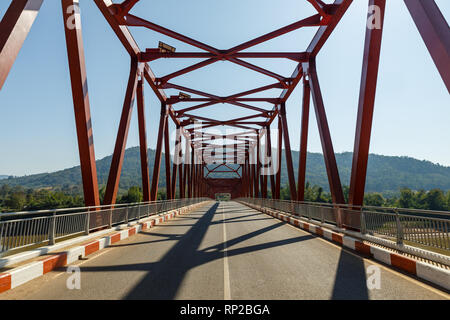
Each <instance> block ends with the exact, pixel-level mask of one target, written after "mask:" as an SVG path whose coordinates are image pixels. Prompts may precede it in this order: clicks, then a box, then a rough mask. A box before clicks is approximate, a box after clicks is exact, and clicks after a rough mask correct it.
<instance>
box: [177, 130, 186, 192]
mask: <svg viewBox="0 0 450 320" xmlns="http://www.w3.org/2000/svg"><path fill="white" fill-rule="evenodd" d="M181 143H182V142H181V136H180V155H179V159H180V161H181V162H182V159H183V149H182V148H181ZM178 171H179V172H178V177H179V178H178V184H179V186H178V189H179V192H180V199H183V198H184V195H183V193H184V181H185V180H184V170H183V163H179V164H178Z"/></svg>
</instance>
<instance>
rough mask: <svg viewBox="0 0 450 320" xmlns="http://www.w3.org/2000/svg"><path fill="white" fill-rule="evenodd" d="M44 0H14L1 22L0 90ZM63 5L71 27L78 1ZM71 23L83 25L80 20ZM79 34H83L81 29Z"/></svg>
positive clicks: (65, 19) (64, 2)
mask: <svg viewBox="0 0 450 320" xmlns="http://www.w3.org/2000/svg"><path fill="white" fill-rule="evenodd" d="M42 2H43V0H13V1H12V3H11V5H10V6H9V8H8V10H6V13H5V15H4V16H3V19H2V20H1V22H0V30H1V32H0V90H1V89H2V87H3V85H4V83H5V81H6V78H7V77H8V74H9V71H10V70H11V68H12V66H13V64H14V62H15V61H16V58H17V55H18V54H19V51H20V49H21V48H22V45H23V43H24V42H25V39H26V38H27V36H28V33H29V32H30V30H31V27H32V26H33V23H34V21H35V19H36V17H37V15H38V13H39V9H40V8H41V5H42ZM62 6H63V10H64V12H63V13H64V17H65V18H64V26H65V28H66V29H67V28H68V27H70V26H68V25H67V23H68V21H69V19H72V18H71V17H72V15H73V14H74V11H71V10H72V9H73V8H78V1H75V0H73V1H62ZM77 14H78V15H79V12H78V13H77ZM71 23H72V24H73V23H77V25H79V26H81V23H80V21H79V20H78V21H76V22H75V21H73V22H71ZM66 33H67V31H66ZM79 34H80V35H81V31H80V32H79Z"/></svg>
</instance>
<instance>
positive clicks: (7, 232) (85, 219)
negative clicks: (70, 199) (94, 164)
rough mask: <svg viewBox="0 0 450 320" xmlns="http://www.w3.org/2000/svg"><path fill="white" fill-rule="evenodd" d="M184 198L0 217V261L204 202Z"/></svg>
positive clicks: (18, 213) (197, 199)
mask: <svg viewBox="0 0 450 320" xmlns="http://www.w3.org/2000/svg"><path fill="white" fill-rule="evenodd" d="M206 200H208V199H206V198H192V199H190V198H186V199H176V200H163V201H153V202H142V203H128V204H115V205H108V206H98V207H81V208H67V209H55V210H40V211H32V212H17V213H5V214H1V215H0V257H1V256H4V255H6V254H10V253H11V252H12V251H14V252H16V251H18V250H20V249H24V250H25V249H31V248H35V247H39V246H43V245H53V244H55V242H56V241H58V240H62V239H68V238H71V237H76V236H80V235H88V234H89V233H90V232H92V231H95V230H99V229H103V228H111V227H113V226H116V225H119V224H122V223H128V222H129V221H133V220H139V219H141V218H145V217H150V216H152V215H156V214H160V213H163V212H167V211H171V210H175V209H179V208H182V207H186V206H189V205H192V204H196V203H200V202H203V201H206Z"/></svg>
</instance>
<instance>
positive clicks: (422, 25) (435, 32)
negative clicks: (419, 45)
mask: <svg viewBox="0 0 450 320" xmlns="http://www.w3.org/2000/svg"><path fill="white" fill-rule="evenodd" d="M404 1H405V4H406V7H407V8H408V10H409V13H410V14H411V17H412V18H413V20H414V23H415V24H416V26H417V29H419V32H420V35H421V36H422V39H423V41H424V42H425V45H426V46H427V48H428V51H429V52H430V55H431V57H432V58H433V61H434V63H435V65H436V67H437V69H438V71H439V73H440V75H441V77H442V80H443V81H444V83H445V85H446V86H447V90H448V92H450V28H449V27H448V23H447V21H446V19H445V17H444V16H443V15H442V12H441V11H440V10H439V7H438V6H437V4H436V2H435V1H434V0H427V1H424V0H404ZM382 5H383V3H382V2H381V3H380V6H382ZM383 14H384V7H383Z"/></svg>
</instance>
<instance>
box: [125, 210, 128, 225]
mask: <svg viewBox="0 0 450 320" xmlns="http://www.w3.org/2000/svg"><path fill="white" fill-rule="evenodd" d="M128 208H129V206H128V205H127V206H126V208H125V223H126V224H128Z"/></svg>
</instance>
